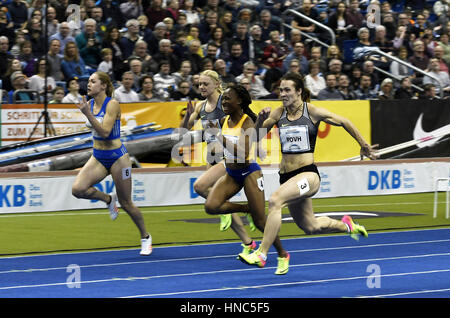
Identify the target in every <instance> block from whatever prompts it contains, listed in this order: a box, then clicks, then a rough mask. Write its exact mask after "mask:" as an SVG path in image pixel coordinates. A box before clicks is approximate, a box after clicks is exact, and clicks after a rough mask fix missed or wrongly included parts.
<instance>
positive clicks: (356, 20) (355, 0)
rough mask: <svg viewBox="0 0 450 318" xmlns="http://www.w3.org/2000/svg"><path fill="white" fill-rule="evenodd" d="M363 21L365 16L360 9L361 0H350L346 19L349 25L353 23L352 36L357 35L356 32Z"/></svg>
mask: <svg viewBox="0 0 450 318" xmlns="http://www.w3.org/2000/svg"><path fill="white" fill-rule="evenodd" d="M363 21H364V16H363V15H362V13H361V11H360V9H359V0H350V5H349V7H348V9H347V19H346V22H347V24H348V25H353V27H352V28H351V29H350V38H355V37H356V32H357V30H359V28H361V26H362V23H363Z"/></svg>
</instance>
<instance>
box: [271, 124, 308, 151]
mask: <svg viewBox="0 0 450 318" xmlns="http://www.w3.org/2000/svg"><path fill="white" fill-rule="evenodd" d="M279 129H280V141H281V151H282V152H283V153H300V152H306V151H309V150H311V146H310V144H309V133H308V126H287V127H280V128H279Z"/></svg>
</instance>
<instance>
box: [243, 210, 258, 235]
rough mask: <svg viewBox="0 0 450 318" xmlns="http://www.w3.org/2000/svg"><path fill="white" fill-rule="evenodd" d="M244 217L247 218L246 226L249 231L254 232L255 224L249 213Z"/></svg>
mask: <svg viewBox="0 0 450 318" xmlns="http://www.w3.org/2000/svg"><path fill="white" fill-rule="evenodd" d="M245 217H246V218H247V221H248V226H250V231H252V232H254V231H255V230H256V225H255V223H254V222H253V218H252V215H251V214H250V213H247V214H246V215H245Z"/></svg>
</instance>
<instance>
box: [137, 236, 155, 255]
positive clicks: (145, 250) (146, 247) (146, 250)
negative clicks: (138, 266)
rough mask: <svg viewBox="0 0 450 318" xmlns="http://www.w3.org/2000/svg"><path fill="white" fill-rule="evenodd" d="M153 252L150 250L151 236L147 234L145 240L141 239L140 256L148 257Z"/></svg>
mask: <svg viewBox="0 0 450 318" xmlns="http://www.w3.org/2000/svg"><path fill="white" fill-rule="evenodd" d="M152 251H153V248H152V236H151V235H150V234H148V238H147V239H141V253H140V254H141V255H144V256H147V255H150V254H151V253H152Z"/></svg>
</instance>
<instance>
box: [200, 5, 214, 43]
mask: <svg viewBox="0 0 450 318" xmlns="http://www.w3.org/2000/svg"><path fill="white" fill-rule="evenodd" d="M218 18H219V17H218V15H217V12H215V11H211V10H210V11H208V12H206V15H205V19H204V20H203V21H202V22H200V24H199V27H198V29H199V39H200V42H201V43H202V44H204V43H208V41H209V39H210V38H211V36H212V30H213V29H214V28H215V27H216V26H218V22H219V21H218Z"/></svg>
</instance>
